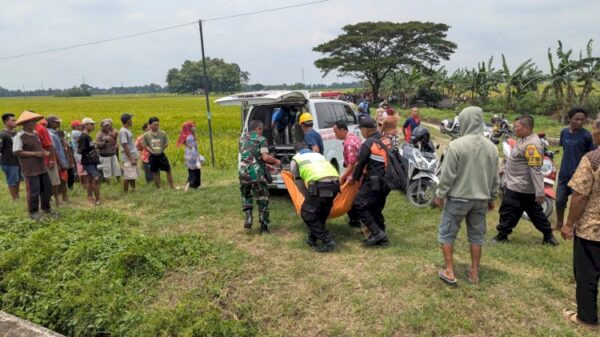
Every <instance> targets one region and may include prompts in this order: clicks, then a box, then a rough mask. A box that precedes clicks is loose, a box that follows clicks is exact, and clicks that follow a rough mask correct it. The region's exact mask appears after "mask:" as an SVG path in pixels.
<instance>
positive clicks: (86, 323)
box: [0, 209, 252, 337]
mask: <svg viewBox="0 0 600 337" xmlns="http://www.w3.org/2000/svg"><path fill="white" fill-rule="evenodd" d="M138 224H139V223H138V222H137V220H132V219H131V218H129V217H127V216H125V215H120V214H119V213H117V212H116V211H110V210H106V209H104V210H94V211H90V210H79V211H73V212H70V213H67V212H65V213H63V214H61V218H60V219H59V220H58V221H53V222H34V221H29V220H22V219H20V218H17V217H11V216H2V217H0V228H3V229H6V230H7V233H11V235H10V236H4V235H0V238H1V240H0V307H1V308H2V309H3V310H6V311H8V312H11V313H13V314H15V315H17V316H20V317H22V318H25V319H28V320H31V321H33V322H35V323H38V324H41V325H44V326H47V327H48V328H50V329H52V330H56V331H58V332H60V333H63V334H65V335H67V336H94V337H97V336H109V335H110V336H136V337H137V336H155V335H154V334H148V335H143V334H131V333H132V331H135V330H136V329H137V327H139V326H140V325H145V324H147V321H148V317H152V314H151V313H147V312H145V311H144V310H140V306H142V304H143V303H146V302H151V300H152V299H153V296H152V290H151V289H153V286H154V285H156V283H157V282H158V281H159V280H160V279H161V278H163V277H164V275H165V274H166V273H167V272H168V271H170V270H173V269H174V268H181V267H185V266H192V265H196V264H198V263H203V264H204V266H206V267H210V266H212V265H214V264H215V261H219V260H218V258H217V257H218V256H222V255H223V254H224V253H226V252H227V250H228V249H229V248H228V247H222V246H219V245H218V244H216V243H209V242H208V241H207V240H205V239H204V237H203V236H200V235H190V234H186V235H183V234H180V235H170V236H160V237H148V236H145V235H142V234H140V233H137V232H136V231H135V230H134V228H135V227H136V226H137V225H138ZM231 267H234V266H231ZM195 300H198V301H201V302H202V301H204V302H205V303H210V300H208V297H205V298H202V297H200V298H198V297H196V298H195ZM204 309H205V311H204V312H203V314H202V315H199V316H198V317H195V318H194V320H193V321H192V322H193V325H194V326H198V327H204V329H208V327H209V326H214V327H215V329H220V330H218V331H223V333H221V334H216V333H211V334H209V335H214V336H220V335H225V334H226V332H229V331H232V332H235V333H236V334H238V332H243V331H245V329H246V325H245V323H244V322H238V323H235V324H234V323H230V322H229V321H227V320H226V319H225V318H222V317H221V312H220V310H219V308H218V307H215V306H214V305H213V306H205V307H204ZM172 314H176V312H172ZM164 319H166V320H175V319H176V318H175V317H172V316H169V315H164ZM206 322H209V323H206ZM179 328H180V329H183V328H184V326H181V327H179ZM206 331H208V330H206ZM248 331H252V330H251V329H250V330H248ZM239 335H243V334H241V333H239Z"/></svg>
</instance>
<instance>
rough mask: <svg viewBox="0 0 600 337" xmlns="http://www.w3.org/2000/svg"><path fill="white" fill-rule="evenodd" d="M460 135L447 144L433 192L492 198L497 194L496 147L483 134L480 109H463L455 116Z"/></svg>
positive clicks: (439, 195) (445, 194)
mask: <svg viewBox="0 0 600 337" xmlns="http://www.w3.org/2000/svg"><path fill="white" fill-rule="evenodd" d="M458 121H459V123H460V124H459V125H460V128H461V137H460V138H458V139H457V140H455V141H452V142H451V143H450V145H449V146H448V149H447V151H446V155H445V157H444V162H443V163H442V173H441V176H440V183H439V185H438V189H437V192H436V195H437V196H438V197H439V198H442V199H445V198H447V197H452V198H457V199H468V200H492V199H495V198H496V195H497V194H498V187H499V181H500V178H499V176H498V149H497V148H496V146H494V144H493V143H492V142H491V141H490V140H489V139H487V138H485V137H484V136H483V111H482V110H481V108H478V107H468V108H465V109H464V110H463V111H461V113H460V114H459V115H458Z"/></svg>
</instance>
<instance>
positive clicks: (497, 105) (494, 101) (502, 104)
mask: <svg viewBox="0 0 600 337" xmlns="http://www.w3.org/2000/svg"><path fill="white" fill-rule="evenodd" d="M481 108H482V109H483V110H484V111H490V112H494V113H506V112H507V111H506V100H505V98H504V97H502V96H495V97H490V98H489V99H488V100H487V102H486V103H485V104H483V105H482V107H481Z"/></svg>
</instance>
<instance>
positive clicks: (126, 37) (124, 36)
mask: <svg viewBox="0 0 600 337" xmlns="http://www.w3.org/2000/svg"><path fill="white" fill-rule="evenodd" d="M327 1H329V0H319V1H312V2H305V3H301V4H296V5H290V6H284V7H277V8H270V9H264V10H260V11H254V12H247V13H241V14H235V15H228V16H222V17H217V18H212V19H206V20H200V21H202V22H210V21H219V20H225V19H231V18H237V17H241V16H249V15H255V14H262V13H268V12H274V11H280V10H284V9H290V8H297V7H304V6H309V5H315V4H318V3H322V2H327ZM197 24H198V20H196V21H193V22H188V23H183V24H179V25H175V26H168V27H163V28H158V29H153V30H149V31H145V32H141V33H134V34H128V35H122V36H117V37H113V38H108V39H104V40H97V41H91V42H85V43H79V44H75V45H71V46H66V47H58V48H52V49H47V50H42V51H37V52H31V53H25V54H18V55H12V56H4V57H0V61H4V60H11V59H16V58H22V57H28V56H34V55H40V54H47V53H53V52H57V51H63V50H68V49H75V48H81V47H87V46H92V45H96V44H101V43H107V42H113V41H118V40H124V39H130V38H134V37H139V36H144V35H150V34H155V33H159V32H164V31H167V30H172V29H177V28H182V27H186V26H191V25H197Z"/></svg>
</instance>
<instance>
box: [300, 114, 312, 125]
mask: <svg viewBox="0 0 600 337" xmlns="http://www.w3.org/2000/svg"><path fill="white" fill-rule="evenodd" d="M312 121H313V118H312V115H311V114H309V113H308V112H305V113H303V114H302V115H300V119H299V120H298V122H300V124H303V123H308V122H312Z"/></svg>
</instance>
